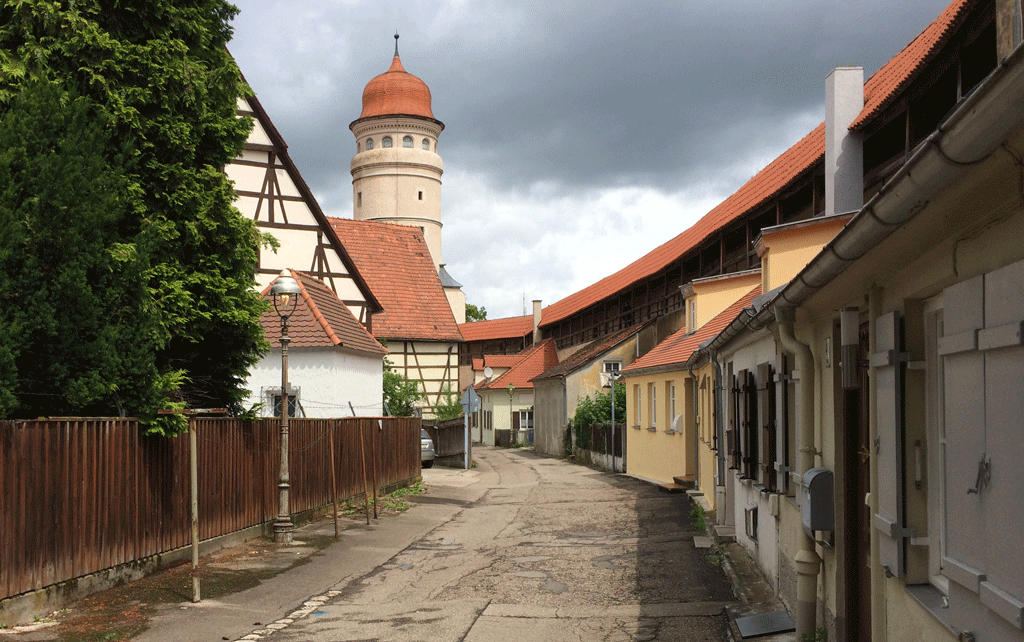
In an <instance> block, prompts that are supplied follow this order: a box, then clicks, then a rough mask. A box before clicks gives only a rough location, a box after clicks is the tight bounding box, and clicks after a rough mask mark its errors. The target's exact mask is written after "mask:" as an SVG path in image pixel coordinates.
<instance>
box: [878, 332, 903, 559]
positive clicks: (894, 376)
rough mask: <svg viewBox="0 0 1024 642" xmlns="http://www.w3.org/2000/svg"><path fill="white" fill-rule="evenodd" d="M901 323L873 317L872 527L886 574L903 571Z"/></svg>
mask: <svg viewBox="0 0 1024 642" xmlns="http://www.w3.org/2000/svg"><path fill="white" fill-rule="evenodd" d="M902 338H903V319H902V317H900V315H899V313H898V312H891V313H889V314H886V315H883V316H880V317H878V318H877V319H875V347H876V350H877V351H876V352H875V353H874V354H872V355H871V367H872V368H873V369H874V376H875V391H876V393H875V394H876V397H877V404H876V412H875V425H876V426H877V427H878V437H877V441H876V442H875V451H876V454H877V459H878V488H877V489H872V492H874V493H875V494H876V495H877V496H878V512H877V513H875V515H874V517H873V519H872V525H873V526H874V527H875V528H876V529H878V531H879V534H880V536H879V538H878V544H879V558H880V561H881V563H882V566H883V567H885V569H886V571H887V572H888V573H890V574H892V575H895V576H897V577H903V576H904V575H905V573H906V568H905V566H906V564H905V561H906V560H905V558H906V537H907V535H908V533H907V531H906V529H905V527H904V526H905V520H904V494H903V484H904V477H903V461H904V455H903V410H904V405H903V375H904V363H905V360H906V356H905V354H904V353H903V340H902Z"/></svg>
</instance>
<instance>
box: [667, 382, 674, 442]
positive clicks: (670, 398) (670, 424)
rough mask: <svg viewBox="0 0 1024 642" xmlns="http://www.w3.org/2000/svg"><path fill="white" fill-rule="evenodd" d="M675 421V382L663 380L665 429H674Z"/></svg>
mask: <svg viewBox="0 0 1024 642" xmlns="http://www.w3.org/2000/svg"><path fill="white" fill-rule="evenodd" d="M675 421H676V383H675V382H674V381H666V382H665V429H666V430H673V429H675Z"/></svg>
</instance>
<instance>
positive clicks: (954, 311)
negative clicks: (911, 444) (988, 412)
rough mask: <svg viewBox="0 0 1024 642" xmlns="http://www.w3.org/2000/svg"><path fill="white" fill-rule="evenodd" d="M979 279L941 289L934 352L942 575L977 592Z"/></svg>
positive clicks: (981, 371)
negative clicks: (941, 434) (941, 409)
mask: <svg viewBox="0 0 1024 642" xmlns="http://www.w3.org/2000/svg"><path fill="white" fill-rule="evenodd" d="M984 298H985V291H984V279H983V277H981V276H978V277H976V278H973V279H969V280H967V281H962V282H960V283H957V284H956V285H953V286H950V287H948V288H946V290H945V292H944V293H943V305H944V310H943V333H942V337H941V338H940V339H939V355H940V356H941V357H942V362H943V366H942V367H943V376H944V379H945V390H944V391H943V401H944V406H945V428H946V440H947V446H946V449H945V453H946V462H945V464H946V488H945V494H946V515H947V520H946V521H947V523H946V553H945V555H944V556H943V559H942V573H943V575H945V576H947V577H948V578H949V579H951V580H953V581H954V582H956V583H957V584H959V585H961V586H963V587H965V588H967V589H969V590H971V591H973V592H974V593H977V592H978V591H979V590H980V582H981V581H982V580H984V579H985V574H984V568H985V561H984V550H983V549H984V546H983V545H982V543H983V542H984V537H985V532H984V528H985V527H984V520H983V519H982V508H983V506H982V503H981V501H980V497H981V496H980V495H979V494H978V493H968V492H967V491H968V489H970V488H974V487H975V483H976V481H977V477H978V463H979V462H980V461H981V460H982V457H984V456H985V395H984V394H982V391H983V386H984V380H985V355H984V354H983V353H981V352H979V351H978V331H979V330H980V329H981V328H982V327H983V326H984V310H985V308H984Z"/></svg>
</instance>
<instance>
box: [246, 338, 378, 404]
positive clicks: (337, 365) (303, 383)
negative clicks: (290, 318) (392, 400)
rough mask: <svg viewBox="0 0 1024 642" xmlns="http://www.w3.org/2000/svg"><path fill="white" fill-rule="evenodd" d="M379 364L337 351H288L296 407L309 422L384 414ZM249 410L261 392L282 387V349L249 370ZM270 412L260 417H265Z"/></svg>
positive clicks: (366, 357)
mask: <svg viewBox="0 0 1024 642" xmlns="http://www.w3.org/2000/svg"><path fill="white" fill-rule="evenodd" d="M382 373H383V359H382V358H381V357H380V356H377V355H365V354H360V353H356V352H349V351H345V350H342V349H339V348H289V350H288V383H289V385H290V386H292V387H298V388H300V393H299V402H300V403H301V405H302V408H303V409H304V410H305V413H306V416H307V417H350V416H352V411H351V410H350V409H349V406H348V404H349V402H351V403H352V405H353V406H354V407H355V411H356V415H357V416H361V417H377V416H380V415H382V414H383V410H382V408H381V405H382V395H383V374H382ZM247 387H248V388H249V391H250V396H249V401H248V405H251V404H254V403H257V402H260V401H264V402H266V401H267V400H266V399H263V398H261V397H260V393H261V390H262V389H264V388H278V389H279V388H280V387H281V349H280V348H273V349H272V350H271V351H270V352H269V353H267V355H266V356H264V357H263V359H262V360H261V361H260V362H259V363H258V364H256V366H254V367H253V369H252V372H251V373H250V375H249V379H248V381H247ZM272 410H273V409H272V408H271V407H269V404H268V407H267V408H265V409H264V412H263V413H262V414H263V415H264V416H269V415H270V412H271V411H272Z"/></svg>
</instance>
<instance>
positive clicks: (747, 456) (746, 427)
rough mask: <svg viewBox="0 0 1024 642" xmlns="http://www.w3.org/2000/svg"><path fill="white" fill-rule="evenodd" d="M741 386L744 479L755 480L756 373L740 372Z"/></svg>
mask: <svg viewBox="0 0 1024 642" xmlns="http://www.w3.org/2000/svg"><path fill="white" fill-rule="evenodd" d="M740 385H741V386H742V388H743V390H742V393H741V394H742V400H743V409H742V419H743V420H742V423H741V428H742V431H743V439H742V445H741V450H742V458H743V477H746V478H747V479H755V478H756V477H757V459H758V449H757V436H758V425H757V379H756V377H754V373H753V372H750V371H749V370H741V371H740Z"/></svg>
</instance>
